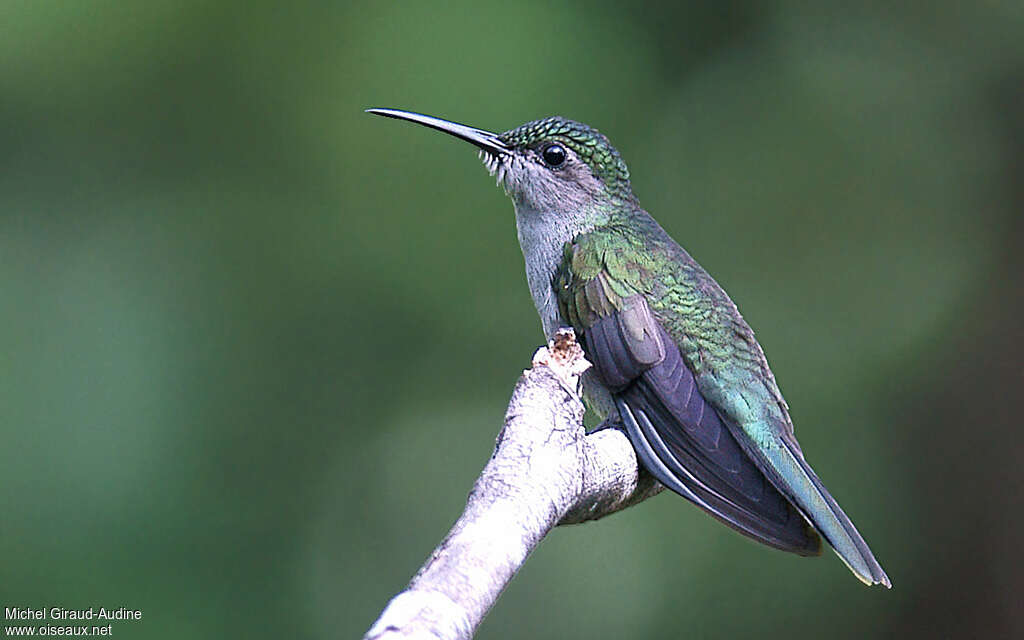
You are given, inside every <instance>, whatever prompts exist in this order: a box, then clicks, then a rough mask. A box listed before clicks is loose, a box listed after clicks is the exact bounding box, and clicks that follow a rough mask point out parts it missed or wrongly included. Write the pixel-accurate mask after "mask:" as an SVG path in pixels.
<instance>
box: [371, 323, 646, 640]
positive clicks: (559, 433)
mask: <svg viewBox="0 0 1024 640" xmlns="http://www.w3.org/2000/svg"><path fill="white" fill-rule="evenodd" d="M533 364H534V366H533V368H532V369H529V370H527V371H524V372H523V375H522V377H520V379H519V381H518V382H517V383H516V387H515V389H514V390H513V392H512V399H511V401H510V402H509V406H508V411H507V412H506V414H505V424H504V428H503V429H502V431H501V433H500V434H499V435H498V442H497V446H496V448H495V452H494V455H493V456H492V458H491V460H490V461H489V462H488V463H487V465H486V466H485V467H484V470H483V471H482V472H481V474H480V477H479V478H478V479H477V481H476V484H475V485H474V486H473V490H472V491H471V492H470V494H469V499H468V501H467V503H466V509H465V511H464V512H463V513H462V516H461V517H460V518H459V519H458V521H457V522H456V523H455V525H454V526H453V527H452V530H451V531H450V532H449V533H448V536H447V537H445V539H444V540H443V541H442V542H441V544H440V545H439V546H438V547H437V549H435V550H434V552H433V554H431V556H430V558H429V559H428V560H427V563H426V564H425V565H423V568H421V569H420V570H419V572H418V573H417V574H416V576H415V577H413V579H412V581H411V582H410V583H409V587H408V588H407V589H406V590H405V591H402V592H401V593H399V594H398V595H397V596H395V597H394V598H392V600H391V602H389V603H388V606H387V607H386V608H385V609H384V611H383V613H381V616H380V618H379V619H378V620H377V622H376V623H374V625H373V627H371V628H370V630H369V631H368V632H367V633H366V636H365V637H364V640H392V639H397V638H424V639H431V640H435V639H438V638H440V639H443V640H468V639H469V638H472V637H473V633H474V632H475V630H476V628H477V626H478V625H479V624H480V622H481V620H483V618H484V616H485V615H486V614H487V612H488V611H489V610H490V608H491V607H492V606H493V605H494V602H495V601H496V600H497V599H498V596H499V595H500V594H501V591H502V590H503V589H504V588H505V585H506V584H508V582H509V580H511V579H512V576H514V575H515V573H516V572H517V571H518V570H519V567H521V566H522V564H523V563H524V562H525V561H526V558H527V556H529V554H530V552H531V551H533V549H534V547H536V546H537V544H539V543H540V541H541V540H542V539H543V538H544V536H545V535H546V534H547V533H548V531H550V530H551V529H552V528H553V527H555V526H556V525H558V524H573V523H579V522H585V521H587V520H596V519H598V518H601V517H604V516H606V515H609V514H611V513H614V512H616V511H619V510H620V509H624V508H626V507H629V506H632V505H634V504H636V503H638V502H640V501H642V500H644V499H646V498H648V497H650V496H652V495H654V494H656V493H658V492H659V491H660V490H661V486H660V485H659V484H657V483H656V482H654V481H653V480H652V479H651V478H650V476H649V475H647V474H646V473H644V474H639V473H638V467H637V461H636V455H635V454H634V452H633V447H632V446H631V445H630V443H629V440H628V439H627V438H626V436H625V435H624V434H623V433H622V432H621V431H619V430H617V429H603V430H601V431H597V432H595V433H591V434H589V435H587V434H586V432H585V429H584V427H583V413H584V409H583V403H582V402H581V401H580V398H579V395H578V388H579V377H580V375H581V374H582V373H583V372H584V371H585V370H586V368H587V367H589V366H590V365H589V363H587V362H586V360H584V359H583V352H582V349H580V347H579V345H578V344H576V340H575V336H574V335H573V333H572V331H571V330H563V331H560V332H559V334H558V335H556V336H555V339H554V340H553V341H552V342H551V343H549V345H548V347H547V348H542V349H540V350H539V351H538V352H537V355H536V356H534V363H533Z"/></svg>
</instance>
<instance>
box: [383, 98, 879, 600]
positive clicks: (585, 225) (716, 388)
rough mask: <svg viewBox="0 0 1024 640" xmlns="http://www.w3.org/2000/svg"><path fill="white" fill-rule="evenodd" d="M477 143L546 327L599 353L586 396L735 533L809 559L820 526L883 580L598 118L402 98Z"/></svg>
mask: <svg viewBox="0 0 1024 640" xmlns="http://www.w3.org/2000/svg"><path fill="white" fill-rule="evenodd" d="M368 111H369V112H370V113H374V114H377V115H381V116H387V117H389V118H398V119H401V120H409V121H411V122H416V123H419V124H422V125H425V126H427V127H431V128H433V129H437V130H439V131H443V132H445V133H448V134H451V135H453V136H455V137H457V138H461V139H462V140H465V141H467V142H470V143H472V144H473V145H475V146H477V147H478V148H479V149H480V157H481V159H482V160H483V161H484V164H485V165H486V166H487V169H488V170H489V171H490V173H491V175H495V176H497V181H498V183H499V184H501V185H502V186H504V188H505V192H506V193H507V194H508V195H509V197H511V198H512V202H513V203H514V205H515V213H516V226H517V229H518V232H519V244H520V246H521V248H522V250H523V257H524V258H525V260H526V279H527V282H528V283H529V286H530V293H531V294H532V296H533V301H534V304H535V305H536V307H537V312H538V313H539V314H540V319H541V323H542V325H543V327H544V333H545V334H546V336H547V337H548V338H551V337H552V336H553V334H554V333H555V331H557V330H558V329H559V328H560V327H563V326H571V327H572V328H573V329H574V330H575V332H576V335H577V336H579V338H580V344H581V345H582V347H583V350H584V353H585V354H586V357H587V359H588V360H589V361H590V362H591V363H593V365H594V366H593V368H592V369H591V370H590V371H588V373H587V374H586V375H585V376H584V380H583V391H584V399H585V400H586V402H587V405H588V406H589V407H591V409H593V410H594V411H595V412H596V413H597V414H598V415H600V416H601V417H602V418H604V419H605V420H606V422H609V423H610V424H616V425H620V424H621V426H622V427H624V429H625V432H626V434H627V435H628V436H629V439H630V441H631V442H632V444H633V447H634V449H635V450H636V454H637V458H638V459H639V460H640V462H641V463H642V464H643V466H644V467H645V468H646V469H647V471H649V472H650V473H651V475H653V476H654V477H655V478H657V479H658V480H659V481H660V482H661V483H662V484H664V485H665V486H666V487H668V488H669V489H671V490H673V491H675V492H676V493H678V494H679V495H681V496H683V497H684V498H686V499H688V500H690V501H691V502H693V503H694V504H696V505H697V506H699V507H701V508H702V509H704V510H705V511H707V512H708V513H710V514H711V515H712V516H714V517H715V518H718V519H719V520H721V521H722V522H724V523H725V524H727V525H729V526H731V527H733V528H734V529H736V530H737V531H739V532H740V533H743V534H745V535H747V536H750V537H751V538H753V539H754V540H757V541H759V542H762V543H764V544H766V545H769V546H772V547H775V548H777V549H782V550H784V551H791V552H794V553H798V554H800V555H817V554H819V553H820V552H821V541H820V539H819V537H818V534H821V536H823V537H824V538H825V540H827V541H828V543H829V544H830V545H832V548H833V549H835V552H836V554H838V555H839V557H840V558H841V559H842V560H843V562H845V563H846V565H847V566H848V567H849V568H850V570H851V571H852V572H853V573H854V575H856V576H857V577H858V578H859V579H860V580H861V581H862V582H864V583H865V584H868V585H872V584H883V585H885V586H886V587H889V586H890V582H889V578H888V576H886V575H885V571H883V570H882V567H881V566H880V565H879V564H878V561H877V560H875V557H874V556H873V555H872V553H871V550H870V549H869V548H868V545H867V543H865V542H864V539H863V538H861V536H860V534H859V533H858V532H857V529H856V528H854V526H853V523H852V522H850V519H849V518H848V517H847V516H846V514H845V513H843V510H842V509H841V508H840V507H839V505H838V504H837V503H836V501H835V499H833V498H832V496H831V495H830V494H829V492H828V490H827V489H826V488H825V486H824V485H823V484H822V482H821V480H819V479H818V476H817V475H816V474H815V473H814V471H813V470H812V469H811V467H810V466H809V465H808V464H807V462H806V461H805V460H804V455H803V452H802V451H801V450H800V445H799V444H798V443H797V441H796V438H795V436H794V434H793V422H792V420H791V419H790V416H789V408H788V406H787V405H786V401H785V400H784V399H783V397H782V392H781V391H779V387H778V385H777V384H776V382H775V376H774V375H773V374H772V372H771V369H769V368H768V361H767V360H766V359H765V356H764V352H763V351H762V350H761V345H759V344H758V342H757V340H755V339H754V332H753V331H752V330H751V328H750V326H749V325H747V323H746V322H745V321H744V320H743V317H742V316H740V313H739V311H738V310H737V309H736V305H735V304H734V303H733V301H732V300H731V299H730V298H729V296H728V295H726V293H725V291H723V290H722V288H721V287H720V286H718V283H717V282H715V280H714V279H713V278H712V277H711V276H710V275H708V273H707V272H706V271H704V269H703V268H701V266H700V265H699V264H697V262H696V261H695V260H694V259H693V258H691V257H690V255H689V254H688V253H687V252H686V251H685V250H684V249H683V248H682V247H680V246H679V245H678V244H676V242H675V241H674V240H672V238H670V237H669V235H668V234H667V233H666V232H665V231H664V229H662V228H661V227H660V226H659V225H658V223H657V222H655V220H654V218H652V217H651V216H650V215H649V214H648V213H647V212H646V211H644V210H643V209H641V208H640V205H639V203H638V202H637V199H636V196H635V195H633V189H632V187H631V186H630V182H629V170H628V169H627V168H626V164H625V163H624V162H623V161H622V158H621V157H620V156H619V153H618V151H616V150H615V149H614V148H613V147H612V145H611V144H610V143H609V142H608V139H607V138H606V137H605V136H604V135H602V134H601V133H599V132H598V131H597V130H595V129H592V128H591V127H588V126H587V125H585V124H581V123H579V122H573V121H572V120H567V119H565V118H561V117H551V118H544V119H543V120H536V121H534V122H528V123H526V124H524V125H521V126H519V127H516V128H515V129H512V130H510V131H506V132H505V133H500V134H496V133H490V132H488V131H483V130H481V129H475V128H473V127H467V126H465V125H461V124H457V123H454V122H449V121H446V120H441V119H438V118H433V117H431V116H425V115H421V114H418V113H410V112H408V111H398V110H394V109H369V110H368Z"/></svg>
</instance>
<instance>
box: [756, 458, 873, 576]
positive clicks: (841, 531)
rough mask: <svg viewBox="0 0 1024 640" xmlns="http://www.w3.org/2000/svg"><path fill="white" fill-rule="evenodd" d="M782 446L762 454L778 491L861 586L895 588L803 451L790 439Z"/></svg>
mask: <svg viewBox="0 0 1024 640" xmlns="http://www.w3.org/2000/svg"><path fill="white" fill-rule="evenodd" d="M780 444H782V446H780V447H776V448H772V449H770V450H767V451H765V450H759V451H758V453H759V454H760V455H761V456H763V457H764V459H765V462H767V463H768V465H767V466H768V468H767V469H765V471H768V472H769V474H770V475H769V477H771V480H772V482H773V483H774V484H775V486H776V488H777V489H779V490H780V491H781V492H782V493H783V494H785V495H786V496H787V497H788V498H789V499H790V500H791V501H792V502H793V504H794V505H796V506H797V508H798V509H800V512H801V513H803V515H804V517H806V518H807V519H808V520H810V522H811V524H813V525H814V528H815V529H817V530H818V532H819V533H820V534H821V535H822V537H823V538H825V540H826V541H827V542H828V543H829V544H830V545H832V548H833V549H834V550H835V552H836V555H838V556H839V558H840V559H841V560H842V561H843V562H844V563H845V564H846V566H847V567H849V568H850V571H852V572H853V574H854V575H855V576H857V578H858V579H859V580H860V581H861V582H863V583H864V584H866V585H868V586H870V585H875V584H881V585H884V586H885V587H886V588H892V583H891V582H889V576H887V575H885V571H884V570H883V569H882V566H881V565H880V564H878V560H875V556H874V554H872V553H871V549H869V548H868V544H867V543H866V542H864V538H862V537H861V535H860V533H858V532H857V528H856V527H854V526H853V523H852V522H850V519H849V518H848V517H847V516H846V514H845V513H844V512H843V510H842V508H840V506H839V504H838V503H837V502H836V501H835V498H833V497H832V495H831V494H830V493H829V492H828V489H826V488H825V485H824V484H822V482H821V480H819V479H818V475H817V474H816V473H814V470H813V469H811V467H810V465H808V464H807V461H805V460H804V457H803V454H802V453H801V452H800V450H799V449H798V448H797V447H796V446H795V445H794V444H793V443H792V442H790V441H789V439H788V438H781V439H780Z"/></svg>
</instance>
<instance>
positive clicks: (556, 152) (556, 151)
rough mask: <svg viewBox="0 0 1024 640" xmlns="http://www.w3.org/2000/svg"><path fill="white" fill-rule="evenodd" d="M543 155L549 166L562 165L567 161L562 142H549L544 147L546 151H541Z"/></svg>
mask: <svg viewBox="0 0 1024 640" xmlns="http://www.w3.org/2000/svg"><path fill="white" fill-rule="evenodd" d="M541 157H542V158H544V162H546V163H547V164H548V166H549V167H560V166H562V164H563V163H565V157H566V154H565V149H564V148H563V147H562V145H560V144H549V145H548V146H546V147H544V151H543V152H541Z"/></svg>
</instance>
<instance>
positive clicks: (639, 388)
mask: <svg viewBox="0 0 1024 640" xmlns="http://www.w3.org/2000/svg"><path fill="white" fill-rule="evenodd" d="M617 306H618V307H619V310H618V311H613V312H611V313H609V314H608V315H604V316H602V317H599V318H596V319H595V322H594V323H593V324H592V325H591V326H590V327H588V328H587V329H585V330H584V331H583V335H582V338H581V340H582V343H583V348H584V351H585V352H586V354H587V358H588V359H589V360H590V361H591V362H592V363H593V364H594V366H595V369H596V370H597V373H598V375H599V376H600V377H601V379H602V381H603V382H604V383H605V385H606V386H607V387H608V388H609V390H610V391H611V392H612V394H613V397H614V398H615V403H616V406H617V407H618V409H619V413H620V416H621V418H622V420H623V422H624V423H625V426H626V431H627V434H628V435H629V437H630V440H631V441H632V443H633V446H634V448H635V449H636V451H637V454H638V456H639V458H640V460H641V461H642V462H643V464H644V466H645V467H646V468H647V470H648V471H650V472H651V474H652V475H654V477H655V478H657V479H658V480H659V481H661V483H662V484H664V485H665V486H666V487H668V488H669V489H671V490H673V491H675V492H676V493H679V494H680V495H682V496H683V497H685V498H687V499H688V500H690V501H692V502H693V503H695V504H696V505H698V506H699V507H701V508H702V509H704V510H706V511H707V512H708V513H710V514H711V515H713V516H715V517H716V518H718V519H719V520H721V521H722V522H724V523H726V524H728V525H730V526H731V527H733V528H735V529H736V530H738V531H740V532H741V533H743V534H745V535H748V536H750V537H751V538H754V539H755V540H758V541H760V542H763V543H764V544H767V545H770V546H773V547H776V548H779V549H783V550H786V551H792V552H795V553H799V554H801V555H814V554H817V553H819V552H820V540H819V538H818V536H817V534H816V533H815V532H814V530H813V529H812V528H811V527H810V526H809V525H808V524H807V522H806V520H805V519H804V518H803V516H801V515H800V514H799V513H798V512H797V511H796V509H795V508H794V507H793V506H792V505H791V504H790V503H789V501H788V500H786V499H785V498H784V497H783V496H782V495H781V494H780V493H779V492H778V490H777V489H776V488H775V487H774V486H773V485H772V484H771V483H770V482H769V481H768V480H767V479H766V478H765V476H764V474H763V473H762V472H761V471H760V469H759V468H758V467H757V465H756V464H755V463H754V462H753V461H751V459H750V458H749V457H747V455H746V454H745V453H744V452H743V450H742V449H741V448H740V446H739V445H738V444H737V442H736V440H735V438H734V437H733V435H732V433H731V432H730V430H729V429H728V428H726V426H725V425H724V424H723V422H722V419H721V417H720V416H719V415H718V413H717V412H716V411H715V409H714V408H713V407H712V406H711V405H710V404H709V403H708V402H707V400H705V399H704V397H703V396H702V395H701V393H700V390H699V389H698V388H697V384H696V381H695V380H694V377H693V374H692V372H691V371H690V369H689V368H688V367H687V366H686V364H685V363H684V362H683V359H682V355H681V354H680V352H679V348H678V347H677V346H676V345H675V343H674V342H673V341H672V338H671V337H670V336H669V335H668V333H667V332H666V331H665V329H664V328H663V327H661V325H660V324H659V323H658V321H657V320H656V319H655V318H654V316H653V315H652V314H651V313H650V310H649V309H648V308H647V302H646V300H645V299H644V298H643V296H641V295H634V296H629V297H628V298H624V299H622V300H620V301H619V304H618V305H617Z"/></svg>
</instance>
